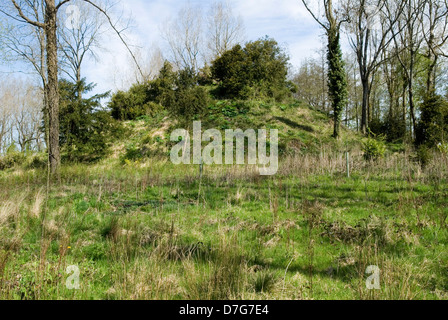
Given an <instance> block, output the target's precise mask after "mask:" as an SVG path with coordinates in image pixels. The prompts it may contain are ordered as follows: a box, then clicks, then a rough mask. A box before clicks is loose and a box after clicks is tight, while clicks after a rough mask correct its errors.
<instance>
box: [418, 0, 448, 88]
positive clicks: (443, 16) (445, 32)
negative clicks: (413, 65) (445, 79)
mask: <svg viewBox="0 0 448 320" xmlns="http://www.w3.org/2000/svg"><path fill="white" fill-rule="evenodd" d="M421 25H422V30H423V36H424V38H425V42H426V45H427V48H428V52H427V54H426V57H427V58H428V61H429V66H428V70H427V83H426V92H427V95H431V94H432V92H433V91H434V90H435V89H436V85H435V84H436V66H437V63H438V62H439V59H440V57H448V54H447V51H444V46H445V44H446V43H447V42H448V1H447V0H426V1H425V2H424V9H423V16H422V19H421Z"/></svg>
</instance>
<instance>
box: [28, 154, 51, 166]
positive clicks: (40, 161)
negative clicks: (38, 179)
mask: <svg viewBox="0 0 448 320" xmlns="http://www.w3.org/2000/svg"><path fill="white" fill-rule="evenodd" d="M47 164H48V157H47V154H45V153H37V154H34V155H32V156H30V157H29V158H28V159H27V164H26V167H27V168H28V169H44V168H46V167H47Z"/></svg>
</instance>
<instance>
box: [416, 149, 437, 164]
mask: <svg viewBox="0 0 448 320" xmlns="http://www.w3.org/2000/svg"><path fill="white" fill-rule="evenodd" d="M417 158H418V161H419V162H420V164H421V165H422V167H426V165H427V164H428V163H429V162H430V161H431V160H432V158H433V154H432V152H431V149H430V148H428V146H427V145H425V144H422V145H421V146H419V147H418V149H417Z"/></svg>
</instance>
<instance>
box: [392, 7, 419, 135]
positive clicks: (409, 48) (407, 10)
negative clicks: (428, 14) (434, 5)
mask: <svg viewBox="0 0 448 320" xmlns="http://www.w3.org/2000/svg"><path fill="white" fill-rule="evenodd" d="M425 2H426V0H406V1H403V11H402V14H401V17H400V18H399V19H398V20H397V28H398V30H401V32H398V33H394V34H393V39H394V42H395V47H396V48H401V50H400V51H401V52H397V58H398V61H399V62H400V65H401V67H402V70H403V71H404V72H403V73H404V76H405V80H406V83H407V88H408V99H409V100H408V101H409V108H410V115H411V121H412V134H413V135H414V134H415V132H416V130H417V119H416V114H415V113H416V112H415V109H416V107H415V98H414V96H415V93H414V80H415V75H416V72H417V70H416V66H417V59H418V56H419V54H420V49H421V45H422V42H423V37H422V36H421V34H422V25H421V23H420V21H421V19H422V18H421V15H422V12H423V8H424V3H425Z"/></svg>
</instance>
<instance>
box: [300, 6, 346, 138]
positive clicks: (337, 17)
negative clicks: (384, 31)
mask: <svg viewBox="0 0 448 320" xmlns="http://www.w3.org/2000/svg"><path fill="white" fill-rule="evenodd" d="M302 2H303V4H304V5H305V7H306V9H307V10H308V12H309V13H310V14H311V15H312V17H313V18H314V20H316V21H317V22H318V23H319V24H320V26H321V27H322V28H324V30H325V32H326V35H327V40H328V51H327V62H328V91H329V97H330V100H331V104H332V109H333V114H334V132H333V136H334V137H335V138H338V137H339V135H340V126H341V117H342V113H343V111H344V110H345V108H346V104H347V96H348V91H347V79H346V74H345V69H344V60H343V58H342V50H341V44H340V39H341V26H342V24H343V23H344V22H347V21H348V18H347V17H346V16H345V15H344V14H341V12H342V9H343V7H342V5H341V4H340V7H338V8H336V7H335V6H334V3H333V1H332V0H323V4H322V5H323V10H324V14H323V19H324V20H322V19H321V18H319V17H318V16H317V14H315V13H314V12H313V10H312V9H311V7H310V5H309V3H308V1H306V0H302Z"/></svg>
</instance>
